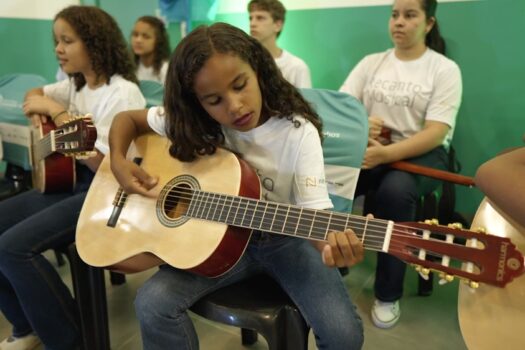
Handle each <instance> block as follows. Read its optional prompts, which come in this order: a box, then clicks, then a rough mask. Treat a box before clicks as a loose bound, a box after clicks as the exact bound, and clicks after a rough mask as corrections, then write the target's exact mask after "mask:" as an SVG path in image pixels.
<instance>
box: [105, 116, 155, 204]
mask: <svg viewBox="0 0 525 350" xmlns="http://www.w3.org/2000/svg"><path fill="white" fill-rule="evenodd" d="M151 131H153V130H152V129H151V128H150V126H149V124H148V110H147V109H143V110H132V111H125V112H120V113H119V114H117V115H116V116H115V119H114V120H113V122H112V124H111V128H110V130H109V149H110V153H109V154H110V157H111V158H110V161H111V171H112V172H113V174H114V175H115V178H116V179H117V181H118V182H119V183H120V185H121V186H122V188H123V189H124V191H126V192H127V193H138V194H142V195H144V196H152V194H151V193H149V192H148V191H149V190H150V189H152V188H153V187H154V186H155V185H156V184H157V181H158V178H156V177H152V176H150V175H149V174H148V173H146V172H145V171H144V170H143V169H142V168H140V167H139V166H138V165H137V164H135V163H133V162H132V161H130V160H127V159H126V154H127V152H128V148H129V145H130V144H131V142H132V141H133V140H134V139H135V138H136V137H137V136H139V135H142V134H145V133H147V132H151Z"/></svg>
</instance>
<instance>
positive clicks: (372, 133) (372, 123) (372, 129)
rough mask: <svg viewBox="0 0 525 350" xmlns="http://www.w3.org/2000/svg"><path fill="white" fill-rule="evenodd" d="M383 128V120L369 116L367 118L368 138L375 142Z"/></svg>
mask: <svg viewBox="0 0 525 350" xmlns="http://www.w3.org/2000/svg"><path fill="white" fill-rule="evenodd" d="M382 128H383V119H381V118H379V117H376V116H374V115H371V116H369V117H368V136H369V137H370V138H371V139H374V140H376V139H377V138H378V137H379V135H380V134H381V129H382Z"/></svg>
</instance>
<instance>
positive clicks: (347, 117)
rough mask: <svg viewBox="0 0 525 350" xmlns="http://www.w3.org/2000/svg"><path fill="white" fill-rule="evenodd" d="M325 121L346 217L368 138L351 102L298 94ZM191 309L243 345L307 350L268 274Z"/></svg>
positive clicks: (312, 92) (335, 95)
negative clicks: (235, 332) (237, 332)
mask: <svg viewBox="0 0 525 350" xmlns="http://www.w3.org/2000/svg"><path fill="white" fill-rule="evenodd" d="M301 93H302V94H303V96H304V97H305V98H306V99H307V100H308V101H309V102H310V103H311V104H312V105H313V107H314V108H315V109H316V111H317V112H318V114H319V115H320V117H321V118H322V120H323V124H324V125H323V132H324V136H325V139H324V142H323V153H324V160H325V171H326V180H327V182H328V190H329V193H330V198H331V199H332V202H333V204H334V208H335V210H336V211H341V212H350V211H351V209H352V201H353V195H354V191H355V186H356V184H357V178H358V176H359V170H360V166H361V161H362V158H363V154H364V151H365V149H366V145H367V137H368V124H367V123H368V119H367V113H366V111H365V109H364V107H363V106H362V105H361V103H359V102H358V101H357V100H356V99H355V98H353V97H352V96H349V95H347V94H344V93H339V92H335V91H330V90H316V89H302V90H301ZM190 310H192V311H193V312H195V313H196V314H198V315H200V316H202V317H204V318H207V319H210V320H213V321H217V322H221V323H225V324H228V325H232V326H237V327H241V337H242V344H243V345H250V344H253V343H255V341H256V340H257V333H260V334H261V335H262V336H263V337H264V338H265V339H266V341H267V342H268V345H269V348H270V350H281V349H307V348H308V331H309V326H308V325H307V323H306V321H305V320H304V318H303V317H302V315H301V313H300V312H299V310H298V309H297V307H296V306H295V305H294V304H293V302H292V300H291V299H290V298H289V297H288V295H287V294H286V293H285V292H284V291H283V290H282V288H281V287H280V286H279V285H278V284H277V283H276V282H274V281H273V280H272V279H271V278H270V277H268V276H267V275H260V276H254V277H252V278H249V279H247V280H244V281H240V282H238V283H235V284H233V285H230V286H227V287H224V288H221V289H219V290H217V291H215V292H214V293H211V294H209V295H207V296H205V297H203V298H202V299H200V300H199V301H198V302H197V303H196V304H195V305H193V306H192V307H191V308H190Z"/></svg>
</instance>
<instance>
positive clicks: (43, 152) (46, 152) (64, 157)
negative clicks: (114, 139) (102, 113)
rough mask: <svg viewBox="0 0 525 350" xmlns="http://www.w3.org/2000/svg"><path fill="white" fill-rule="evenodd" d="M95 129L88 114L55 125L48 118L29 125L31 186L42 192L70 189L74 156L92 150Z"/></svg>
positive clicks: (73, 179)
mask: <svg viewBox="0 0 525 350" xmlns="http://www.w3.org/2000/svg"><path fill="white" fill-rule="evenodd" d="M96 139H97V130H96V128H95V126H94V125H93V122H92V120H91V118H90V117H89V116H84V117H76V118H73V119H72V120H71V121H69V122H67V123H66V124H63V125H61V126H60V127H58V128H57V127H56V126H55V124H54V123H53V122H51V121H48V122H47V123H45V124H41V125H40V126H39V127H38V128H33V129H32V133H31V147H30V152H29V154H30V159H31V164H32V168H33V171H32V176H33V187H34V188H36V189H38V190H39V191H40V192H42V193H54V192H66V191H72V190H73V189H74V187H75V182H76V176H75V158H78V159H80V158H86V157H90V156H92V155H94V154H93V152H92V151H93V149H94V147H95V141H96Z"/></svg>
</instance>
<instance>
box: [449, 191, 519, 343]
mask: <svg viewBox="0 0 525 350" xmlns="http://www.w3.org/2000/svg"><path fill="white" fill-rule="evenodd" d="M522 199H523V198H522ZM478 228H482V229H484V230H485V231H486V232H494V233H495V234H498V235H500V236H501V237H505V238H510V239H511V240H512V242H513V243H514V244H515V245H516V247H517V248H518V250H520V251H521V252H525V227H523V226H520V225H519V224H518V223H517V222H515V221H514V220H512V219H511V218H510V217H509V216H508V215H507V214H505V213H504V212H503V211H501V210H500V209H499V208H498V207H497V206H496V205H494V204H493V203H492V202H491V201H490V200H489V199H488V198H485V199H484V200H483V201H482V203H481V205H480V207H479V208H478V211H477V212H476V216H475V217H474V220H473V222H472V227H471V229H473V230H477V229H478ZM502 253H503V252H502ZM458 315H459V324H460V327H461V333H462V334H463V339H464V340H465V343H466V344H467V347H468V348H469V349H476V350H492V349H498V348H499V349H523V348H524V347H525V278H524V277H523V276H521V277H518V278H516V279H515V280H514V281H513V282H512V283H511V284H509V285H508V286H507V287H506V288H504V289H501V288H494V287H492V286H489V285H481V286H479V288H477V289H474V290H472V289H471V288H469V287H468V286H466V285H463V284H462V285H460V287H459V299H458Z"/></svg>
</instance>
